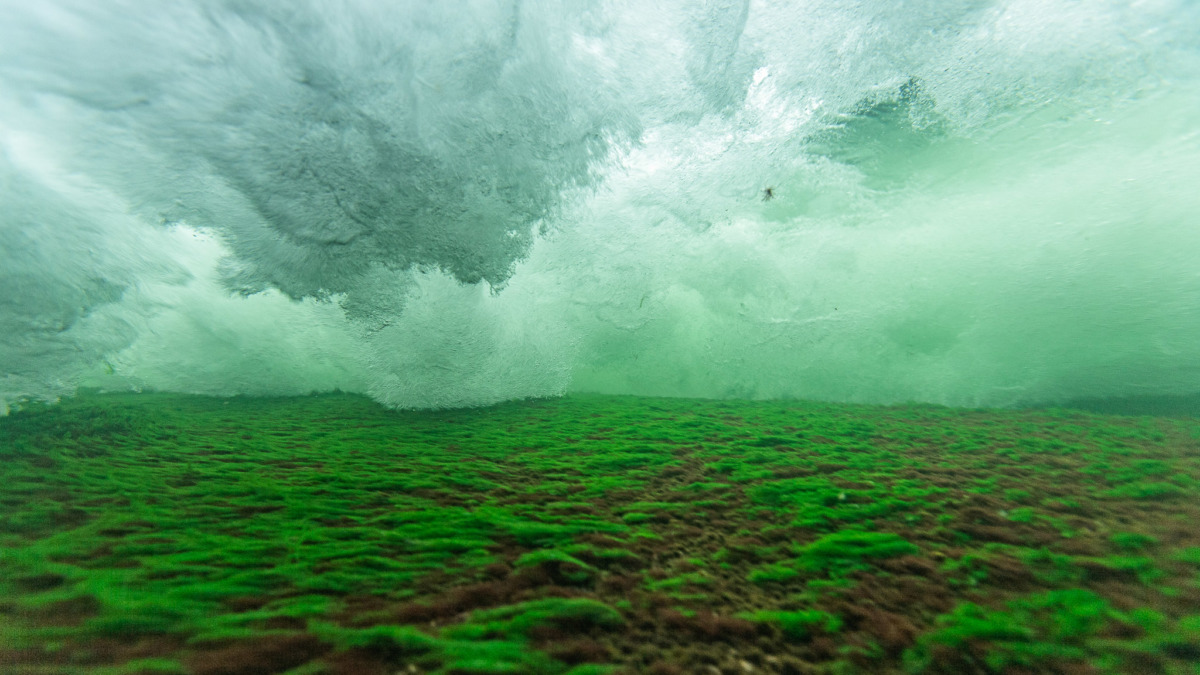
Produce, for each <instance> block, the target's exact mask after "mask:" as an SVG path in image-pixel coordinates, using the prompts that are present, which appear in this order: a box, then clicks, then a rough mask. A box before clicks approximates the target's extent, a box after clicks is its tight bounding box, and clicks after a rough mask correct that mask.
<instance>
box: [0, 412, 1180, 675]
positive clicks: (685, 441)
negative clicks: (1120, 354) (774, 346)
mask: <svg viewBox="0 0 1200 675" xmlns="http://www.w3.org/2000/svg"><path fill="white" fill-rule="evenodd" d="M1198 430H1200V424H1198V423H1196V422H1195V421H1192V420H1188V419H1174V420H1142V419H1137V418H1117V417H1103V416H1095V415H1088V414H1084V413H1077V412H1070V411H1048V412H1021V411H1007V412H997V411H964V410H951V409H943V408H936V407H930V406H912V407H894V408H882V407H867V406H833V405H826V404H811V403H800V402H763V403H744V402H703V401H673V400H661V399H636V398H624V397H586V396H580V397H570V398H566V399H560V400H555V401H526V402H518V403H510V404H505V405H502V406H497V407H494V408H489V409H484V410H465V411H444V412H425V413H396V412H391V411H387V410H384V409H382V408H379V407H378V406H375V405H373V404H371V403H370V402H368V401H366V400H364V399H361V398H359V397H353V396H346V395H328V396H317V397H303V398H296V399H269V400H263V399H232V400H220V399H206V398H200V397H188V396H174V395H140V396H132V395H130V396H126V395H104V396H99V395H85V396H82V397H80V398H78V399H74V400H68V401H64V402H63V403H62V404H61V405H59V406H57V407H49V408H42V407H37V406H34V409H31V410H29V411H26V412H22V413H19V414H15V415H13V416H10V417H8V418H4V419H2V420H0V439H2V440H3V443H4V444H3V446H0V454H2V455H3V457H4V462H3V469H2V470H3V479H4V480H3V482H2V483H0V504H2V505H3V507H4V508H3V509H2V510H0V597H3V598H7V600H5V601H4V602H3V603H0V615H2V616H0V618H3V619H4V620H3V621H0V624H2V626H3V627H0V655H3V656H5V657H6V658H10V659H11V658H17V656H13V655H14V654H16V655H25V656H20V658H37V659H39V660H43V661H45V660H47V659H48V660H49V662H51V663H58V664H59V665H60V666H61V670H62V671H63V672H74V671H72V669H75V670H77V671H79V672H84V671H87V672H108V671H111V672H125V671H128V672H138V670H137V669H138V668H141V667H142V666H144V670H146V671H147V672H153V671H154V670H155V669H158V670H161V671H162V672H204V671H203V663H204V662H203V659H204V658H205V655H207V654H215V653H223V652H221V650H228V649H234V648H239V649H246V650H250V652H253V653H259V652H262V651H263V650H266V649H267V648H268V646H269V645H271V644H273V643H279V644H285V645H286V644H291V643H290V642H288V641H289V640H290V641H297V640H301V641H303V640H307V641H308V642H303V643H302V644H305V645H309V648H310V649H311V650H312V654H311V656H306V657H305V658H309V661H308V662H307V663H303V662H302V664H301V665H300V666H288V667H289V668H293V667H294V668H295V669H296V670H297V672H300V671H304V669H308V670H307V671H304V672H310V671H311V672H313V673H316V672H322V671H321V668H324V667H326V666H328V667H333V666H329V664H334V663H337V662H338V659H340V658H345V659H350V658H358V659H368V660H373V661H372V662H375V663H380V664H385V665H387V667H399V666H401V665H404V664H413V665H414V666H415V667H417V668H419V669H421V672H444V673H451V672H455V673H463V672H478V673H565V672H576V673H587V672H603V671H605V669H606V668H609V667H610V666H611V667H614V668H623V669H625V670H624V671H623V672H636V671H637V670H638V669H643V670H644V669H646V668H648V667H649V666H650V665H652V664H653V663H655V662H656V661H657V660H661V659H663V658H666V657H665V656H664V655H665V654H668V653H669V654H675V656H672V657H671V658H678V659H680V662H681V663H687V664H690V665H694V666H696V667H697V668H699V667H700V666H701V664H704V663H724V662H723V661H722V659H726V658H727V653H728V652H722V651H721V649H723V648H725V647H721V645H726V646H729V645H734V646H736V647H737V648H738V649H742V650H745V651H746V653H753V654H758V655H759V656H758V658H760V662H762V663H766V661H763V660H762V659H765V658H766V656H772V657H773V658H780V659H784V661H781V663H784V662H787V663H792V661H787V659H793V660H794V662H795V663H809V664H818V665H819V667H821V668H829V669H835V670H836V669H838V668H843V669H844V668H851V667H853V668H858V669H860V670H863V671H868V672H889V671H895V670H898V669H900V668H908V669H915V670H935V671H936V670H939V669H940V670H941V671H942V672H945V671H946V670H947V669H952V668H953V667H955V666H954V665H953V663H956V662H953V660H947V657H946V656H945V653H944V652H943V651H940V650H939V647H938V646H939V645H943V646H945V645H955V644H969V645H972V649H974V648H975V647H978V650H977V651H976V652H972V655H971V658H973V659H974V661H972V662H970V665H971V666H972V667H977V668H984V669H987V668H993V667H995V668H1001V667H1008V666H1013V667H1026V668H1035V669H1036V668H1039V667H1046V668H1050V667H1058V665H1062V664H1076V665H1079V664H1090V667H1095V668H1101V670H1103V669H1104V668H1108V669H1109V671H1111V672H1119V671H1120V668H1121V667H1124V666H1123V665H1122V664H1128V663H1130V661H1129V659H1130V658H1132V657H1130V656H1129V654H1130V653H1136V654H1137V658H1139V659H1142V660H1143V661H1145V662H1151V663H1155V664H1157V666H1156V667H1161V668H1163V669H1170V668H1175V667H1178V666H1180V664H1182V663H1186V662H1187V660H1188V659H1189V658H1191V657H1190V655H1192V654H1193V651H1191V650H1193V649H1195V647H1194V645H1195V640H1194V635H1195V634H1196V632H1197V630H1196V620H1195V616H1197V615H1200V607H1198V606H1197V602H1198V601H1197V588H1198V585H1197V581H1196V579H1197V569H1196V567H1197V565H1198V564H1200V563H1197V560H1200V556H1197V555H1196V554H1195V552H1196V551H1198V550H1200V535H1195V534H1194V532H1195V530H1194V527H1192V524H1193V523H1194V522H1195V518H1196V517H1200V513H1198V512H1197V509H1196V508H1195V507H1194V506H1193V504H1192V502H1193V501H1194V500H1187V499H1180V498H1178V497H1179V495H1181V494H1193V493H1194V490H1195V485H1196V481H1197V480H1198V479H1200V459H1198V458H1197V456H1196V454H1195V453H1194V452H1187V451H1180V449H1184V450H1186V449H1191V448H1194V447H1195V438H1196V437H1197V436H1196V434H1197V432H1198ZM1163 485H1167V486H1172V487H1171V488H1169V489H1165V488H1163V487H1162V486H1163ZM1071 590H1078V591H1081V593H1074V594H1072V593H1068V592H1067V591H1071ZM1089 594H1090V595H1089ZM1108 594H1111V597H1109V595H1108ZM947 598H955V599H956V602H955V603H953V604H952V605H951V606H944V604H943V603H945V602H946V599H947ZM1096 598H1098V599H1099V601H1096V600H1095V599H1096ZM1118 601H1119V602H1121V603H1125V604H1123V605H1120V606H1121V609H1120V610H1117V609H1115V607H1117V606H1118V604H1117V603H1118ZM1130 605H1133V606H1132V607H1131V606H1130ZM856 607H872V608H874V609H872V610H871V611H872V612H876V614H868V615H864V614H862V613H861V611H860V610H856V609H854V608H856ZM667 609H670V611H673V612H677V614H676V615H673V616H676V617H677V618H675V619H671V620H670V621H668V620H666V619H664V618H663V617H664V616H666V615H664V614H663V612H665V611H667ZM855 612H859V613H857V614H856V613H855ZM731 617H742V619H743V621H744V622H749V623H750V624H751V625H752V626H759V630H762V631H767V632H766V633H755V632H754V630H753V629H747V628H746V627H745V626H742V625H740V624H737V623H730V622H731V621H733V619H732V618H731ZM830 617H832V619H831V618H830ZM1072 622H1073V623H1072ZM887 625H891V626H909V627H910V628H905V629H904V630H902V631H899V632H897V631H892V632H888V631H886V630H884V629H883V628H882V627H883V626H887ZM1072 626H1074V627H1072ZM1063 631H1066V632H1063ZM818 637H819V638H820V639H816V638H818ZM1055 640H1057V641H1058V642H1059V643H1061V648H1058V651H1054V650H1053V649H1051V648H1050V647H1047V646H1046V645H1048V644H1051V643H1053V642H1054V641H1055ZM105 641H108V642H105ZM114 641H115V643H117V644H128V645H133V644H142V645H151V646H147V647H143V648H144V649H149V650H151V651H150V652H148V653H149V654H151V656H145V655H140V656H132V655H131V656H123V654H124V652H119V651H118V652H115V653H114V655H113V656H111V657H107V658H109V659H110V660H109V661H103V660H96V659H100V657H99V656H95V654H97V653H99V652H98V651H97V649H98V647H97V645H101V644H109V643H110V642H114ZM826 641H832V644H834V645H837V646H838V649H836V650H834V651H833V652H822V651H820V650H822V649H825V647H823V646H822V645H826V644H828V643H827V642H826ZM956 641H959V642H956ZM153 645H157V647H154V646H153ZM647 645H655V646H654V647H653V649H654V650H658V651H653V650H650V651H647V649H648V647H647ZM155 649H157V651H154V650H155ZM254 650H259V652H254ZM772 650H773V651H772ZM905 653H907V654H908V656H902V655H903V654H905ZM30 654H32V655H33V656H28V655H30ZM88 654H91V655H92V656H87V655H88ZM296 658H299V657H296ZM72 659H74V660H75V661H79V660H80V659H85V660H86V659H93V661H90V662H88V664H87V665H78V663H75V661H72ZM1147 660H1148V661H1147ZM73 664H74V665H73ZM139 664H141V665H139ZM322 664H325V665H322ZM606 664H607V665H606ZM839 664H840V665H839ZM1031 664H1032V665H1031ZM1046 664H1050V665H1046ZM1056 664H1057V665H1056ZM727 665H730V667H739V666H737V664H736V662H731V663H730V664H727ZM959 665H961V664H959ZM796 667H799V666H796ZM103 669H108V671H105V670H103ZM122 669H124V670H122Z"/></svg>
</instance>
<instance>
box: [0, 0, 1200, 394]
mask: <svg viewBox="0 0 1200 675" xmlns="http://www.w3.org/2000/svg"><path fill="white" fill-rule="evenodd" d="M0 7H2V8H3V9H4V12H5V15H6V17H7V18H6V21H5V22H4V24H3V25H2V26H0V291H2V292H3V296H2V297H3V300H0V327H2V328H3V333H2V336H0V401H3V402H4V407H5V408H7V406H8V405H10V404H11V403H12V402H14V401H18V400H20V399H22V398H27V397H33V398H53V397H55V396H58V395H61V394H64V393H70V392H71V391H72V390H73V389H74V388H75V387H77V386H79V385H86V386H98V387H102V388H109V389H120V388H130V387H132V388H156V389H166V390H174V391H192V392H202V393H209V394H217V395H232V394H238V393H251V394H294V393H305V392H308V391H312V390H326V389H332V388H342V389H345V390H352V391H362V392H366V393H369V394H370V395H372V396H374V397H375V398H376V399H378V400H380V401H381V402H383V403H385V404H388V405H392V406H399V407H444V406H460V405H478V404H486V403H491V402H495V401H500V400H505V399H510V398H519V397H526V396H545V395H557V394H561V393H564V392H567V391H572V390H589V391H605V392H612V393H653V394H663V395H686V396H705V397H725V396H739V397H757V398H763V397H810V398H823V399H831V400H853V401H872V402H893V401H903V400H922V401H931V402H938V403H947V404H956V405H1013V404H1024V403H1044V402H1055V401H1062V400H1067V399H1071V398H1078V397H1107V396H1130V395H1137V394H1155V395H1163V394H1190V393H1195V392H1198V391H1200V276H1198V275H1197V272H1196V271H1195V265H1194V261H1195V260H1196V259H1198V258H1200V230H1198V229H1197V228H1196V227H1195V219H1196V215H1195V214H1196V213H1197V212H1200V203H1198V202H1200V197H1197V196H1196V194H1195V193H1196V191H1195V189H1194V185H1195V184H1196V183H1197V181H1198V180H1200V159H1198V158H1200V147H1198V146H1200V140H1198V139H1200V134H1198V133H1197V132H1198V131H1200V113H1197V111H1200V94H1198V93H1197V92H1200V87H1198V86H1197V85H1200V10H1198V9H1197V8H1196V7H1195V6H1194V4H1193V3H1188V2H1183V1H1182V0H1180V1H1171V0H1153V1H1151V2H1142V3H1102V4H1101V3H1072V2H1033V1H1031V0H1009V1H995V2H978V1H974V0H972V1H970V2H967V1H963V2H944V1H937V2H935V1H933V0H930V1H928V2H915V3H905V4H903V5H902V6H901V5H898V4H896V3H887V2H866V3H864V2H847V1H838V0H817V1H813V2H803V3H796V2H782V1H778V2H773V1H770V0H764V1H761V2H760V1H753V2H751V1H749V0H744V1H734V0H728V1H725V0H722V1H715V2H705V3H689V2H682V1H680V2H665V3H652V4H651V5H649V6H648V5H647V4H646V3H637V2H616V1H610V2H601V1H596V2H590V1H585V0H581V1H579V2H568V3H549V2H516V1H512V2H503V1H500V0H493V1H488V0H449V1H447V2H438V3H409V2H406V3H384V2H373V1H369V0H341V1H337V2H306V1H303V0H302V1H300V2H275V1H268V0H224V1H221V0H190V1H187V2H176V3H155V2H148V1H146V0H113V1H112V2H105V3H89V2H83V1H81V0H48V1H47V2H44V3H37V4H35V5H29V4H28V3H17V2H14V1H12V0H0Z"/></svg>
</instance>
